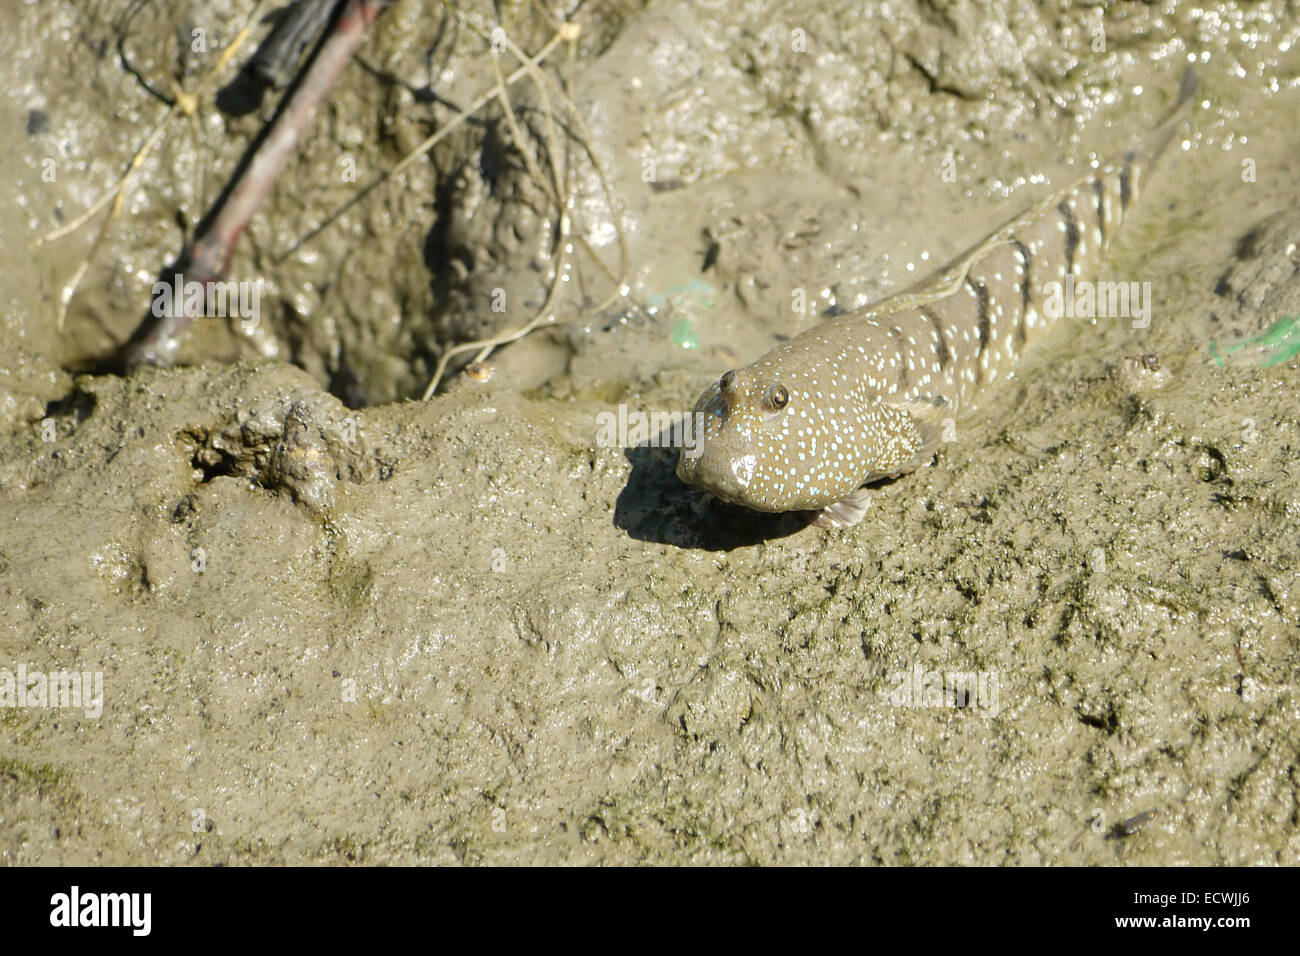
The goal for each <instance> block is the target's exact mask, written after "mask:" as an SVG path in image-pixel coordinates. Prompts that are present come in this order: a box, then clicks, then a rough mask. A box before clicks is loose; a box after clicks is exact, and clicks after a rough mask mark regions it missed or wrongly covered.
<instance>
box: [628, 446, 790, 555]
mask: <svg viewBox="0 0 1300 956" xmlns="http://www.w3.org/2000/svg"><path fill="white" fill-rule="evenodd" d="M678 453H679V452H678V450H677V449H675V448H653V447H637V448H626V449H624V451H623V454H624V455H626V456H627V460H628V462H629V463H630V464H631V465H632V471H631V473H630V474H629V475H628V479H627V485H626V486H625V487H624V488H623V490H622V492H620V493H619V496H618V500H617V502H615V505H614V526H615V527H617V528H620V529H622V530H623V531H626V532H627V533H628V535H630V536H631V537H633V538H636V539H637V540H638V541H654V542H656V543H659V544H671V545H674V546H676V547H679V548H688V549H690V548H699V549H700V550H703V551H731V550H733V549H735V548H743V547H748V546H750V545H755V544H758V543H760V542H762V541H766V540H768V539H771V538H784V537H787V536H789V535H792V534H795V533H797V532H799V531H802V530H803V529H805V528H807V527H808V519H807V517H806V516H804V515H802V514H800V513H790V514H764V513H763V512H761V511H751V510H750V509H748V508H742V507H740V506H739V505H729V504H727V503H726V502H723V501H719V500H718V499H716V498H714V497H713V496H712V495H710V494H708V493H707V492H703V491H699V490H697V489H695V488H691V487H690V486H688V485H686V484H684V483H683V482H682V480H681V479H680V478H678V477H677V456H678Z"/></svg>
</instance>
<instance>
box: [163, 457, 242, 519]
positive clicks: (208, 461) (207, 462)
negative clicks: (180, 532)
mask: <svg viewBox="0 0 1300 956" xmlns="http://www.w3.org/2000/svg"><path fill="white" fill-rule="evenodd" d="M213 451H214V449H211V448H206V447H205V448H200V449H199V450H198V451H196V452H195V453H194V457H193V458H192V459H190V464H192V465H193V466H194V467H195V468H197V469H198V470H199V471H200V472H201V473H202V477H200V478H199V484H201V485H206V484H207V483H208V482H210V481H212V480H213V479H215V478H221V477H226V476H231V475H237V474H238V473H239V470H238V468H237V467H236V461H235V457H234V456H233V455H228V454H226V453H224V452H220V453H218V454H217V455H214V454H213ZM173 516H174V515H173ZM182 520H183V519H182Z"/></svg>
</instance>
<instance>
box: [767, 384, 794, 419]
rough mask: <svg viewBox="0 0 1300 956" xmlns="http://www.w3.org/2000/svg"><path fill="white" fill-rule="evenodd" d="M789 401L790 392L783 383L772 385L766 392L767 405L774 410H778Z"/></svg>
mask: <svg viewBox="0 0 1300 956" xmlns="http://www.w3.org/2000/svg"><path fill="white" fill-rule="evenodd" d="M789 403H790V393H789V391H787V390H786V387H785V386H784V385H773V386H772V387H771V388H770V389H769V390H768V393H767V406H768V408H770V409H772V411H774V412H779V411H780V410H781V409H783V408H785V406H786V405H788V404H789Z"/></svg>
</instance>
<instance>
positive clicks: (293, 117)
mask: <svg viewBox="0 0 1300 956" xmlns="http://www.w3.org/2000/svg"><path fill="white" fill-rule="evenodd" d="M390 3H391V0H348V3H347V6H346V7H345V8H344V10H343V12H342V13H341V14H339V16H338V19H337V20H336V21H335V23H334V27H333V29H332V31H331V32H330V34H329V37H328V38H327V39H326V40H325V42H324V43H323V44H322V45H321V48H320V50H319V51H318V52H317V54H316V56H315V57H314V58H313V59H312V61H311V64H310V65H309V66H308V68H307V71H306V73H305V74H304V75H303V77H302V80H301V81H300V82H299V83H298V85H297V87H295V88H294V90H293V92H292V94H291V95H290V97H289V99H288V100H286V101H285V103H284V104H283V105H282V106H281V108H280V111H279V113H278V114H277V115H276V117H275V120H274V121H273V122H272V124H271V127H270V129H268V130H267V132H266V134H265V135H264V137H263V138H262V139H261V141H260V142H259V143H258V144H257V145H256V146H255V147H254V148H253V151H252V153H251V155H250V156H249V157H248V158H247V159H246V161H245V162H244V163H243V164H242V165H241V168H240V171H239V172H238V174H237V175H236V179H235V180H234V182H233V183H232V184H231V185H230V186H229V187H228V189H227V191H226V193H225V194H224V196H223V198H222V199H220V200H218V205H217V208H216V209H215V210H214V212H213V214H212V215H211V216H210V223H209V224H208V226H207V227H206V228H205V229H204V230H203V232H202V234H201V235H200V236H199V237H198V238H196V239H195V241H194V243H193V244H192V245H191V246H190V247H189V248H188V249H187V250H186V251H185V252H184V253H183V254H182V256H181V259H180V262H179V264H178V265H177V266H176V268H175V269H174V270H173V272H174V274H176V275H183V276H184V280H185V282H186V284H188V283H190V282H199V283H202V284H203V285H204V287H205V288H206V287H209V286H210V285H211V284H212V283H215V282H219V281H221V280H222V279H224V278H225V276H226V274H227V273H228V272H229V270H230V260H231V257H232V256H233V255H234V249H235V243H236V242H238V240H239V237H240V235H241V234H242V233H243V231H244V229H245V228H246V227H247V226H248V223H249V222H250V221H251V220H252V218H253V214H254V213H255V212H256V211H257V208H258V206H259V205H261V203H262V200H263V199H265V198H266V196H267V194H268V193H269V192H270V191H271V189H272V187H273V186H274V185H275V181H276V179H277V178H278V177H279V175H280V173H281V172H283V171H284V168H285V166H286V165H287V164H288V162H289V159H290V158H291V157H292V156H293V154H294V152H295V150H296V149H297V147H298V143H299V141H300V140H301V139H302V137H303V135H304V134H305V132H306V130H307V129H308V127H309V126H310V124H311V119H312V116H313V115H314V114H315V111H316V108H317V107H318V106H319V105H320V104H321V102H322V101H323V100H324V99H325V98H326V96H328V94H329V91H330V90H331V89H332V88H333V86H334V84H335V83H336V82H337V81H338V78H339V75H340V74H341V73H342V72H343V68H344V67H345V66H347V64H348V62H349V61H350V60H351V59H352V56H353V54H355V53H356V51H357V49H358V48H359V47H360V46H361V42H362V40H363V39H364V38H365V36H366V32H367V31H368V30H369V28H370V26H371V24H373V23H374V22H375V20H376V19H378V17H379V15H380V14H381V13H383V11H384V10H385V9H387V8H388V6H389V5H390ZM199 314H201V309H195V308H193V307H191V304H190V303H189V301H188V300H186V301H183V302H176V303H173V304H172V308H170V309H168V310H164V311H163V312H162V314H155V310H154V309H151V310H150V312H149V314H148V315H146V316H145V319H144V321H143V322H141V324H140V326H139V328H137V329H136V331H135V334H133V335H132V336H131V339H130V341H128V342H127V343H126V345H125V346H124V347H123V349H122V353H121V363H120V364H121V365H122V366H123V367H124V369H125V370H126V371H128V372H129V371H131V370H132V369H135V368H138V367H139V366H141V365H161V366H169V365H171V364H172V362H173V361H174V360H175V356H176V352H177V351H178V350H179V348H180V341H181V335H182V334H183V333H184V331H185V329H186V328H188V327H189V325H190V323H191V322H193V321H194V319H195V318H197V317H198V316H199Z"/></svg>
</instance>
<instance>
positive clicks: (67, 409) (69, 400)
mask: <svg viewBox="0 0 1300 956" xmlns="http://www.w3.org/2000/svg"><path fill="white" fill-rule="evenodd" d="M96 401H97V400H96V398H95V396H94V395H92V394H91V393H90V392H83V391H81V390H80V389H76V390H75V391H72V392H70V393H68V394H67V395H65V396H63V397H62V398H58V399H55V400H54V401H52V402H47V403H46V405H45V416H46V417H47V418H64V417H66V416H69V415H71V416H73V417H74V418H76V420H77V424H81V423H82V422H84V421H85V420H86V419H87V418H89V417H90V416H91V415H93V414H94V413H95V405H96Z"/></svg>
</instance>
